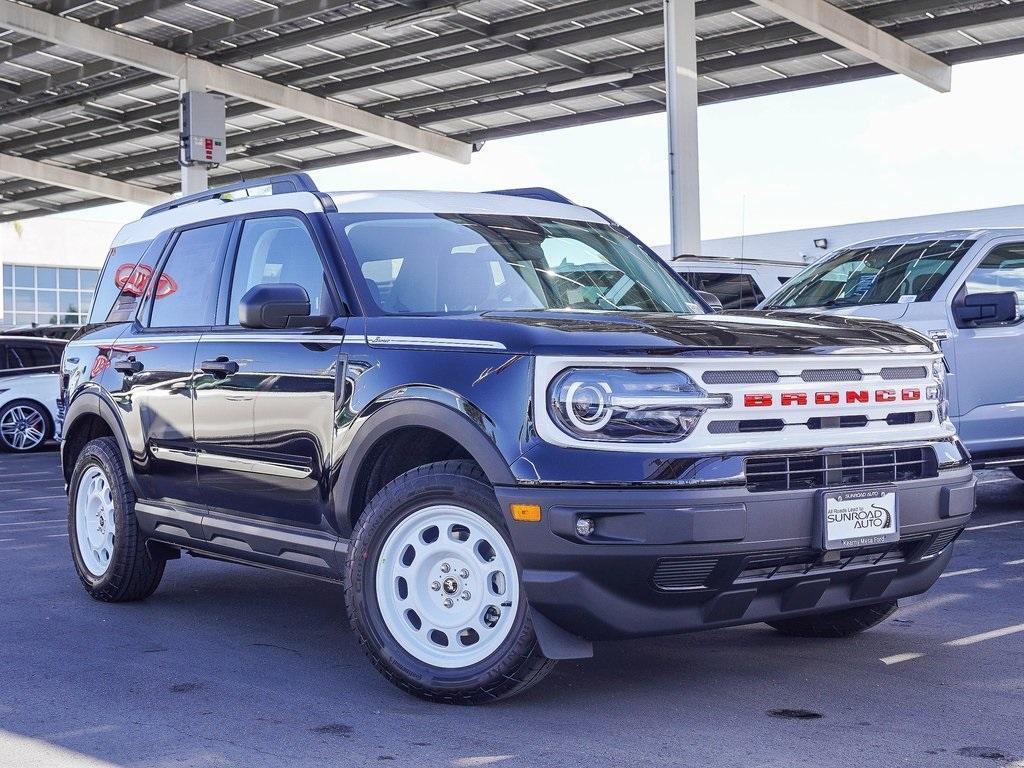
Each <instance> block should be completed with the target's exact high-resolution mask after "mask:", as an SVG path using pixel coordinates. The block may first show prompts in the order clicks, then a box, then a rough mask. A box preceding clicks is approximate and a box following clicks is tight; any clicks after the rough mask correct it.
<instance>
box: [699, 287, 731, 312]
mask: <svg viewBox="0 0 1024 768" xmlns="http://www.w3.org/2000/svg"><path fill="white" fill-rule="evenodd" d="M697 295H698V296H700V297H701V298H702V299H704V303H705V304H707V305H708V306H709V307H711V311H712V312H721V311H723V309H725V308H724V307H723V306H722V300H721V299H720V298H718V297H717V296H715V294H713V293H709V292H708V291H697Z"/></svg>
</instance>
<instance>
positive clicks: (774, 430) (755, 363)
mask: <svg viewBox="0 0 1024 768" xmlns="http://www.w3.org/2000/svg"><path fill="white" fill-rule="evenodd" d="M941 361H942V355H941V354H938V353H931V352H921V353H899V354H897V353H888V352H885V353H883V352H879V353H873V354H872V353H863V354H862V353H857V354H849V355H846V354H830V355H792V356H788V355H787V356H781V355H780V356H769V355H765V356H750V357H722V358H709V359H700V358H690V357H688V358H678V357H629V358H626V357H607V356H593V357H590V356H588V357H560V356H559V357H556V356H538V357H537V358H536V360H535V368H534V392H533V394H534V419H535V423H536V428H537V433H538V435H539V436H540V438H541V439H542V440H544V441H545V442H547V443H550V444H552V445H558V446H562V447H566V448H584V449H587V450H596V451H619V452H623V451H628V452H632V453H649V454H671V455H673V456H686V455H694V456H707V455H714V454H720V453H750V452H778V451H789V450H801V449H817V448H847V447H859V446H871V445H881V444H886V445H891V444H894V443H902V444H908V443H916V444H922V443H930V442H933V441H937V440H942V439H946V438H949V437H952V436H954V435H955V434H956V430H955V428H954V426H953V424H952V422H950V421H949V420H948V419H945V420H943V419H940V413H939V400H938V399H937V398H936V397H935V395H936V390H937V389H939V385H940V384H941V383H943V382H940V380H939V377H937V376H936V375H935V374H934V373H933V363H936V362H939V363H940V366H939V367H941V365H942V364H941ZM570 368H648V369H650V368H661V369H672V370H677V371H682V372H683V373H685V374H686V375H687V376H689V377H690V378H691V379H693V381H694V382H695V383H696V384H697V385H698V386H699V387H701V388H702V389H703V390H704V391H705V392H706V393H707V394H708V395H709V396H712V397H714V396H725V398H726V401H727V403H728V404H727V405H724V406H720V407H711V408H708V409H707V410H706V411H705V412H704V414H703V415H702V416H701V418H700V420H699V421H698V423H697V425H696V427H694V429H693V431H692V432H691V433H690V434H689V435H688V436H687V437H685V438H683V439H680V440H676V441H670V442H658V443H653V442H622V441H607V442H606V441H599V440H580V439H578V438H576V437H573V436H572V435H569V434H567V433H566V432H564V431H563V430H562V429H561V428H560V427H558V425H557V424H556V423H555V422H554V420H553V419H552V417H551V413H550V410H549V408H550V386H551V383H552V382H553V381H554V379H555V378H557V377H558V375H559V374H560V373H562V372H563V371H565V370H567V369H570ZM921 368H924V369H925V376H924V377H922V376H921V375H920V373H921V371H920V369H921ZM828 369H834V370H836V371H837V372H841V373H842V374H843V375H841V376H837V378H840V379H847V378H849V376H848V372H850V371H859V373H860V376H859V378H858V380H839V381H805V380H804V372H805V371H815V372H821V371H824V370H828ZM899 369H906V371H907V375H908V378H906V379H903V378H893V375H894V374H893V371H897V370H899ZM745 371H747V372H751V373H755V372H758V373H760V372H765V371H772V372H774V373H775V374H776V376H774V377H770V376H765V375H763V373H761V375H758V376H750V377H743V376H741V375H739V374H740V372H745ZM883 371H884V375H883ZM707 372H716V373H719V374H721V373H728V374H729V375H726V376H722V375H718V376H713V377H709V378H712V379H713V380H715V381H726V382H730V383H714V384H707V383H705V381H704V374H705V373H707ZM819 375H820V374H819ZM744 378H747V380H748V381H749V380H750V379H756V382H750V383H731V382H735V381H737V380H740V381H742V380H744ZM773 378H774V379H775V380H774V381H772V380H771V379H773ZM904 390H907V391H908V394H907V395H906V396H905V395H904ZM939 391H942V390H939ZM851 392H852V393H855V394H854V395H853V396H852V400H853V402H850V400H851V396H850V395H849V394H848V393H851ZM915 392H916V393H917V394H916V395H915V394H914V393H915ZM865 393H866V397H867V400H868V402H859V400H860V399H864V397H865ZM879 393H881V395H879ZM804 398H806V404H803V402H804ZM890 398H892V399H891V400H890ZM836 400H837V401H838V402H834V401H836ZM783 402H785V403H786V405H783ZM764 403H770V404H767V405H766V404H764ZM840 421H841V422H843V425H842V426H840V425H839V422H840ZM751 422H761V423H762V426H765V427H769V428H766V429H760V430H758V429H750V427H751V426H755V427H756V426H757V424H753V425H752V424H751ZM723 423H743V424H744V431H730V430H723V429H722V426H721V425H722V424H723ZM712 424H717V425H718V426H716V427H715V428H714V431H713V429H712V427H711V425H712ZM815 427H816V428H815Z"/></svg>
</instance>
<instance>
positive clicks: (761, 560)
mask: <svg viewBox="0 0 1024 768" xmlns="http://www.w3.org/2000/svg"><path fill="white" fill-rule="evenodd" d="M896 487H897V497H898V504H899V512H900V532H901V540H900V541H899V542H898V543H896V544H892V545H881V546H877V547H873V548H862V549H858V550H844V551H843V552H842V553H840V554H839V555H838V557H837V556H836V554H835V553H828V554H825V553H823V552H821V551H820V550H818V549H817V548H816V546H815V543H814V538H815V537H814V532H815V529H816V516H817V514H818V508H819V507H818V494H819V491H816V490H799V491H780V492H770V493H753V492H750V491H748V490H747V489H746V488H745V487H736V486H730V487H721V488H688V489H683V488H664V487H663V488H658V489H650V490H638V489H635V488H609V487H602V488H593V487H582V488H580V487H576V488H571V487H551V486H548V487H539V486H535V487H524V486H516V487H499V488H496V489H495V490H496V492H497V495H498V499H499V501H500V502H501V505H502V508H503V509H504V510H505V514H506V515H508V514H509V507H510V505H511V504H540V505H541V508H542V520H541V522H538V523H524V522H515V521H513V520H512V519H511V517H509V522H508V527H509V530H510V531H511V535H512V539H513V542H514V544H515V547H516V551H517V553H518V556H519V559H520V564H521V567H522V570H523V583H524V587H525V589H526V594H527V597H528V599H529V601H530V604H531V606H532V608H533V609H534V610H536V611H539V612H540V613H541V614H543V615H544V616H545V617H546V618H548V619H550V620H551V621H552V622H554V623H555V624H556V625H558V626H559V627H561V628H562V629H564V630H566V631H568V632H570V633H572V634H574V635H577V636H579V637H582V638H586V639H589V640H602V639H612V638H625V637H639V636H645V635H659V634H674V633H678V632H686V631H693V630H698V629H710V628H715V627H724V626H730V625H736V624H748V623H753V622H759V621H765V620H771V619H777V618H788V617H791V616H798V615H801V614H810V613H817V612H824V611H831V610H838V609H842V608H847V607H853V606H857V605H868V604H871V603H876V602H879V601H882V600H891V599H895V598H899V597H906V596H909V595H914V594H919V593H921V592H924V591H925V590H927V589H928V588H929V587H930V586H931V585H932V584H933V583H934V582H935V580H936V579H938V577H939V574H940V573H942V570H943V569H944V568H945V566H946V564H947V562H948V561H949V558H950V557H951V555H952V547H951V546H949V545H950V544H951V543H952V541H953V540H954V539H955V538H956V537H957V536H958V535H959V534H960V532H961V531H962V530H963V527H964V526H965V525H966V523H967V520H968V519H969V518H970V514H971V512H972V511H973V510H974V491H975V480H974V477H973V475H972V472H971V470H970V468H969V467H959V468H955V469H947V470H943V471H941V472H939V475H938V477H933V478H926V479H921V480H912V481H905V482H900V483H897V486H896ZM580 516H586V517H589V518H592V519H593V520H594V521H595V522H596V530H595V532H594V534H593V535H591V536H590V537H587V538H582V537H580V536H578V535H577V534H576V532H575V523H576V520H577V518H578V517H580Z"/></svg>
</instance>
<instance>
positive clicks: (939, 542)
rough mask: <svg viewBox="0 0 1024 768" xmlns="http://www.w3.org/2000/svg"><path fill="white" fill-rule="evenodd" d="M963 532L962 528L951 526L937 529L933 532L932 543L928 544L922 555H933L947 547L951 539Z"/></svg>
mask: <svg viewBox="0 0 1024 768" xmlns="http://www.w3.org/2000/svg"><path fill="white" fill-rule="evenodd" d="M962 532H963V528H951V529H949V530H946V531H939V532H938V533H937V534H935V538H934V539H933V540H932V543H931V544H929V545H928V549H926V550H925V553H924V555H923V557H934V556H935V555H937V554H939V552H941V551H942V550H944V549H945V548H946V547H948V546H949V545H950V544H951V543H952V542H953V540H954V539H955V538H956V537H957V536H959V535H960V534H961V533H962Z"/></svg>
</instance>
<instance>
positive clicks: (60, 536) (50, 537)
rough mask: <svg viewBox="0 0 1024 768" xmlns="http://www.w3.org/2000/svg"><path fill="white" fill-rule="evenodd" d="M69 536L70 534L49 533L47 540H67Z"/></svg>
mask: <svg viewBox="0 0 1024 768" xmlns="http://www.w3.org/2000/svg"><path fill="white" fill-rule="evenodd" d="M67 535H68V534H66V533H48V534H46V538H48V539H60V538H66V537H67Z"/></svg>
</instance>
